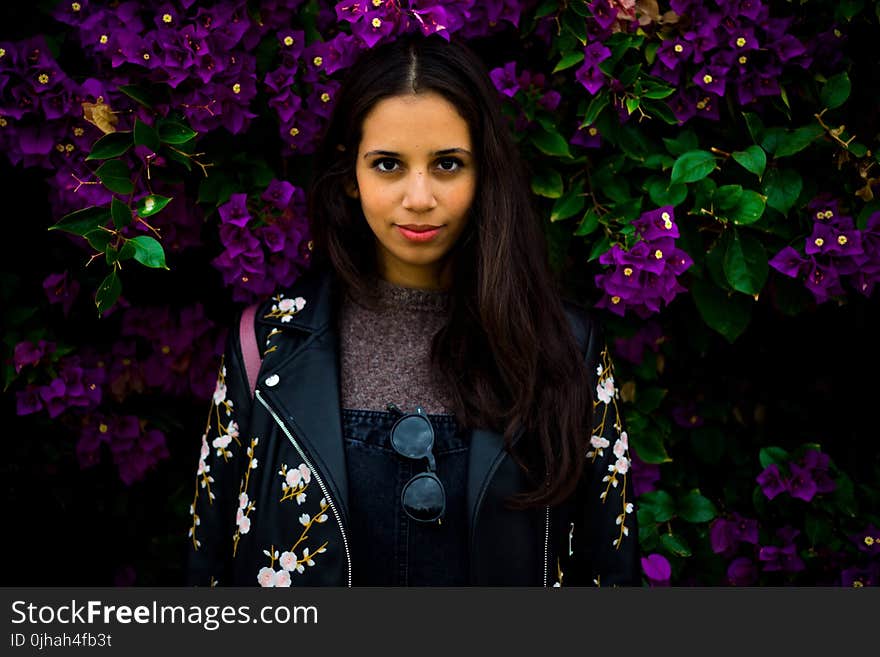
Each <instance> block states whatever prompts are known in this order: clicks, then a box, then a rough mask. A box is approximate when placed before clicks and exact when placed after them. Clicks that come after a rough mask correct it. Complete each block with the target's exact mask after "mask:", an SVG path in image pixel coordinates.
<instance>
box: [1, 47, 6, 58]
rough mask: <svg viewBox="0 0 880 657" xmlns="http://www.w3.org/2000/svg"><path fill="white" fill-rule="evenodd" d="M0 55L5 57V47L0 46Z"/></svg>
mask: <svg viewBox="0 0 880 657" xmlns="http://www.w3.org/2000/svg"><path fill="white" fill-rule="evenodd" d="M0 57H6V48H0Z"/></svg>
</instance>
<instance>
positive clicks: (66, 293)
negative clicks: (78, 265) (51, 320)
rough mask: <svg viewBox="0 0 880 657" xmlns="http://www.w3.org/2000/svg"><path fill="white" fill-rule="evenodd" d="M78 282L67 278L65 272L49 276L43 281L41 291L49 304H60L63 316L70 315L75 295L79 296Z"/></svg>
mask: <svg viewBox="0 0 880 657" xmlns="http://www.w3.org/2000/svg"><path fill="white" fill-rule="evenodd" d="M79 287H80V286H79V281H77V280H76V279H70V278H68V272H67V270H65V271H63V272H61V273H60V274H49V275H48V276H46V278H45V279H44V280H43V290H44V291H45V293H46V298H47V299H48V300H49V303H60V304H61V310H62V312H63V313H64V316H65V317H67V315H68V314H69V313H70V308H71V306H72V305H73V302H74V301H76V295H77V294H79Z"/></svg>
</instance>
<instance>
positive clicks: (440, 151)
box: [364, 147, 471, 159]
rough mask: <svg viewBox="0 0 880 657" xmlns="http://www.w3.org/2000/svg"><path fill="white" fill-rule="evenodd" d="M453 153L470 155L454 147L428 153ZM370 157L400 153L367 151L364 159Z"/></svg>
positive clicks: (467, 151)
mask: <svg viewBox="0 0 880 657" xmlns="http://www.w3.org/2000/svg"><path fill="white" fill-rule="evenodd" d="M454 153H463V154H465V155H470V154H471V152H470V151H469V150H467V149H466V148H458V147H456V148H444V149H442V150H439V151H434V152H432V153H430V155H432V156H438V155H453V154H454ZM372 155H384V156H385V157H400V153H396V152H395V151H381V150H378V151H369V152H367V153H364V158H365V159H366V158H368V157H370V156H372Z"/></svg>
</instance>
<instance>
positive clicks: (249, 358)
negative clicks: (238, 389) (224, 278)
mask: <svg viewBox="0 0 880 657" xmlns="http://www.w3.org/2000/svg"><path fill="white" fill-rule="evenodd" d="M256 312H257V304H252V305H250V306H248V307H247V308H245V309H244V310H243V311H242V313H241V323H240V324H239V327H238V339H239V342H240V343H241V355H242V356H243V357H244V373H245V376H246V377H247V380H248V386H250V391H251V397H253V396H254V391H255V390H256V389H257V374H258V373H259V371H260V361H261V360H262V358H261V357H260V346H259V345H258V344H257V334H256V332H255V331H254V315H256Z"/></svg>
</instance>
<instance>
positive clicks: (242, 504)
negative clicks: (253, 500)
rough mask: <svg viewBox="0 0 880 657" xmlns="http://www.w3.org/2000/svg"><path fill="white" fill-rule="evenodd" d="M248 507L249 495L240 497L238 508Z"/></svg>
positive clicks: (244, 494)
mask: <svg viewBox="0 0 880 657" xmlns="http://www.w3.org/2000/svg"><path fill="white" fill-rule="evenodd" d="M247 505H248V494H247V493H242V494H241V495H239V496H238V508H239V509H243V508H245V507H246V506H247Z"/></svg>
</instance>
